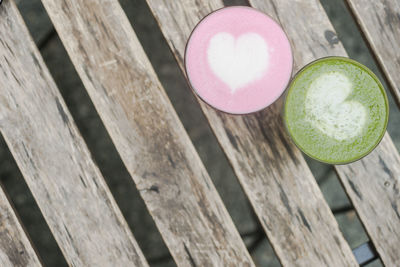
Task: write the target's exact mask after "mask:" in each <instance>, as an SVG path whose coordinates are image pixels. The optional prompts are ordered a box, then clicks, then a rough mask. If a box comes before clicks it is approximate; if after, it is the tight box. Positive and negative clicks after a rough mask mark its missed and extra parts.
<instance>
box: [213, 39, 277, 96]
mask: <svg viewBox="0 0 400 267" xmlns="http://www.w3.org/2000/svg"><path fill="white" fill-rule="evenodd" d="M207 58H208V63H209V65H210V68H211V70H212V71H213V72H214V74H215V75H216V76H217V77H218V78H220V79H221V80H222V81H223V82H224V83H226V84H227V85H228V86H229V87H230V89H231V92H232V93H234V92H235V91H236V90H238V89H239V88H241V87H244V86H245V85H247V84H249V83H250V82H254V81H257V80H259V79H261V78H262V77H263V75H264V74H265V71H266V69H267V67H268V61H269V52H268V46H267V43H266V42H265V40H264V38H262V37H261V36H260V35H259V34H257V33H252V32H251V33H245V34H242V35H240V36H239V37H238V38H236V39H235V37H234V36H233V35H231V34H229V33H226V32H220V33H217V34H215V35H214V36H213V37H212V38H211V39H210V42H209V46H208V50H207Z"/></svg>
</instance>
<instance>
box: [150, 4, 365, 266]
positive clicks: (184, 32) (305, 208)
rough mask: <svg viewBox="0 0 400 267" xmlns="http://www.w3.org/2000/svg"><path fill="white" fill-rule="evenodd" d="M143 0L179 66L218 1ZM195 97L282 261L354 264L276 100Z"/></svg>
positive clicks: (311, 264) (319, 264) (322, 264)
mask: <svg viewBox="0 0 400 267" xmlns="http://www.w3.org/2000/svg"><path fill="white" fill-rule="evenodd" d="M147 2H148V4H149V6H150V7H151V9H152V11H153V14H154V15H155V17H156V18H157V20H158V22H159V25H160V27H161V29H162V31H163V33H164V35H165V37H166V39H167V41H168V43H169V45H170V47H171V49H172V51H173V53H174V54H175V56H176V58H177V60H178V63H179V64H180V66H181V68H182V69H183V64H182V63H183V54H184V49H185V45H186V41H187V38H188V37H189V35H190V33H191V31H192V29H193V27H194V26H195V25H196V24H197V22H198V21H199V20H200V19H202V18H203V17H204V16H205V15H207V14H208V13H209V12H211V11H213V10H216V9H218V8H220V7H222V2H221V1H217V0H214V1H213V0H209V1H205V0H203V1H195V0H186V1H163V0H148V1H147ZM264 2H270V1H264ZM303 12H304V10H303ZM199 102H200V105H201V107H202V109H203V111H204V113H205V115H206V116H207V118H208V120H209V122H210V125H211V127H212V129H213V131H214V133H215V134H216V136H217V138H218V140H219V142H220V144H221V146H222V147H223V149H224V151H225V153H226V154H227V156H228V158H229V160H230V162H231V164H232V166H233V168H234V170H235V172H236V174H237V176H238V178H239V180H240V182H241V184H242V186H243V188H244V190H245V192H246V194H247V195H248V197H249V199H250V201H251V203H252V205H253V207H254V209H255V211H256V213H257V215H258V217H259V218H260V222H261V224H262V225H263V227H264V229H265V231H266V233H267V235H268V238H269V239H270V241H271V244H272V245H273V247H274V249H275V251H276V253H277V255H278V258H279V259H280V261H281V262H282V264H283V265H285V266H357V263H356V261H355V259H354V257H353V255H352V252H351V250H350V248H349V246H348V244H347V243H346V242H345V240H344V238H343V236H342V234H341V233H340V231H339V229H338V225H337V223H336V221H335V219H334V217H333V215H332V213H331V211H330V209H329V207H328V205H327V204H326V202H325V200H324V198H323V196H322V194H321V192H320V190H319V188H318V185H317V184H316V182H315V179H314V177H313V176H312V174H311V172H310V170H309V169H308V166H307V164H306V163H305V161H304V158H303V157H302V155H301V153H300V151H299V150H297V149H296V147H295V146H294V145H293V144H292V143H291V142H290V141H289V139H288V137H287V136H286V134H285V130H284V126H283V123H282V121H281V118H280V115H279V113H280V110H281V108H280V103H277V104H275V105H274V106H272V107H270V108H268V109H267V110H264V111H263V112H259V113H256V114H254V115H247V116H234V115H228V114H225V113H221V112H217V111H215V110H214V109H212V108H210V107H209V106H207V105H206V104H205V103H203V102H201V101H199Z"/></svg>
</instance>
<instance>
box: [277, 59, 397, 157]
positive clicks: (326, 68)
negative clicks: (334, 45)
mask: <svg viewBox="0 0 400 267" xmlns="http://www.w3.org/2000/svg"><path fill="white" fill-rule="evenodd" d="M388 113H389V111H388V102H387V97H386V94H385V90H384V88H383V86H382V84H381V83H380V82H379V80H378V78H377V77H376V76H375V75H374V74H373V73H372V72H371V71H370V70H369V69H368V68H367V67H365V66H363V65H361V64H360V63H358V62H356V61H354V60H350V59H347V58H342V57H328V58H322V59H319V60H317V61H314V62H312V63H311V64H309V65H307V66H306V67H304V68H303V69H302V70H301V71H300V72H299V73H298V74H297V75H296V76H295V78H294V79H293V81H292V82H291V84H290V86H289V89H288V93H287V96H286V101H285V107H284V120H285V123H286V127H287V130H288V132H289V134H290V136H291V137H292V139H293V141H294V142H295V143H296V145H297V146H298V147H299V148H300V149H301V150H302V151H303V152H304V153H306V154H307V155H309V156H311V157H313V158H315V159H317V160H319V161H322V162H326V163H332V164H343V163H349V162H352V161H355V160H358V159H360V158H362V157H363V156H365V155H367V154H368V153H369V152H371V151H372V150H373V149H374V148H375V147H376V145H377V144H378V143H379V142H380V140H381V139H382V137H383V135H384V133H385V130H386V125H387V121H388Z"/></svg>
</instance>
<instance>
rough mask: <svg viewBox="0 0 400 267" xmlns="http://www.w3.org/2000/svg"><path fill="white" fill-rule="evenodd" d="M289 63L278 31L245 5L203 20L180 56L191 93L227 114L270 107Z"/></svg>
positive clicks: (285, 81) (287, 50)
mask: <svg viewBox="0 0 400 267" xmlns="http://www.w3.org/2000/svg"><path fill="white" fill-rule="evenodd" d="M292 64H293V57H292V51H291V47H290V43H289V40H288V38H287V36H286V34H285V33H284V31H283V30H282V28H281V27H280V26H279V25H278V24H277V23H276V22H275V21H274V20H272V19H271V18H270V17H268V16H267V15H266V14H264V13H262V12H260V11H258V10H256V9H253V8H250V7H239V6H237V7H227V8H223V9H219V10H217V11H215V12H213V13H211V14H210V15H208V16H206V17H205V18H204V19H203V20H202V21H201V22H200V23H199V24H198V25H197V26H196V28H195V29H194V30H193V33H192V35H191V36H190V38H189V41H188V43H187V47H186V52H185V67H186V73H187V77H188V79H189V82H190V84H191V86H192V88H193V90H194V91H195V92H196V94H197V95H198V96H199V97H200V98H201V99H203V100H204V101H205V102H206V103H208V104H209V105H211V106H213V107H214V108H216V109H219V110H221V111H224V112H227V113H232V114H247V113H252V112H255V111H258V110H261V109H263V108H265V107H267V106H269V105H271V104H272V103H273V102H274V101H275V100H277V99H278V98H279V96H281V95H282V93H283V91H284V90H285V89H286V86H287V85H288V83H289V80H290V76H291V73H292Z"/></svg>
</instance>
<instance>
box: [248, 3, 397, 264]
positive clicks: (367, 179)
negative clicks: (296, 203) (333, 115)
mask: <svg viewBox="0 0 400 267" xmlns="http://www.w3.org/2000/svg"><path fill="white" fill-rule="evenodd" d="M250 2H251V3H252V4H253V5H254V6H255V7H257V8H259V9H261V10H264V11H265V12H267V13H269V14H276V18H277V19H279V21H280V23H281V24H282V25H283V27H284V28H285V30H286V31H287V33H288V35H289V37H290V39H291V40H292V44H293V48H294V56H295V64H296V66H297V69H298V68H299V67H301V66H303V65H305V64H307V63H308V62H310V61H311V60H314V59H317V58H319V57H324V56H329V55H342V56H347V54H346V52H345V50H344V48H343V45H342V44H341V42H340V41H339V40H338V38H337V37H336V34H335V32H334V29H333V27H332V25H331V23H330V21H329V19H328V17H327V15H326V13H325V11H324V9H323V8H322V6H321V4H320V3H319V1H317V0H309V1H307V2H302V1H296V2H293V1H289V0H285V1H278V0H273V1H261V0H251V1H250ZM336 170H337V172H338V174H339V178H340V180H341V181H342V183H343V185H344V187H345V189H346V192H347V194H348V195H349V197H350V199H351V201H352V202H353V205H354V207H355V208H356V210H357V213H358V214H359V216H360V219H361V221H362V222H363V224H364V226H365V228H366V230H367V232H368V234H369V235H370V237H371V239H372V241H373V243H374V244H375V246H376V248H377V251H378V253H379V255H380V256H381V258H382V260H383V262H384V263H385V264H386V265H387V266H398V265H399V264H400V263H399V261H400V254H399V240H400V216H399V214H400V194H399V184H400V158H399V154H398V152H397V150H396V148H395V147H394V145H393V143H392V140H391V138H390V136H389V135H388V134H386V135H385V137H384V138H383V140H382V142H381V144H380V145H379V146H378V147H377V149H376V150H375V151H374V152H372V153H371V154H370V155H369V156H367V157H366V158H364V159H362V160H361V161H358V162H356V163H352V164H349V165H341V166H336Z"/></svg>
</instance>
